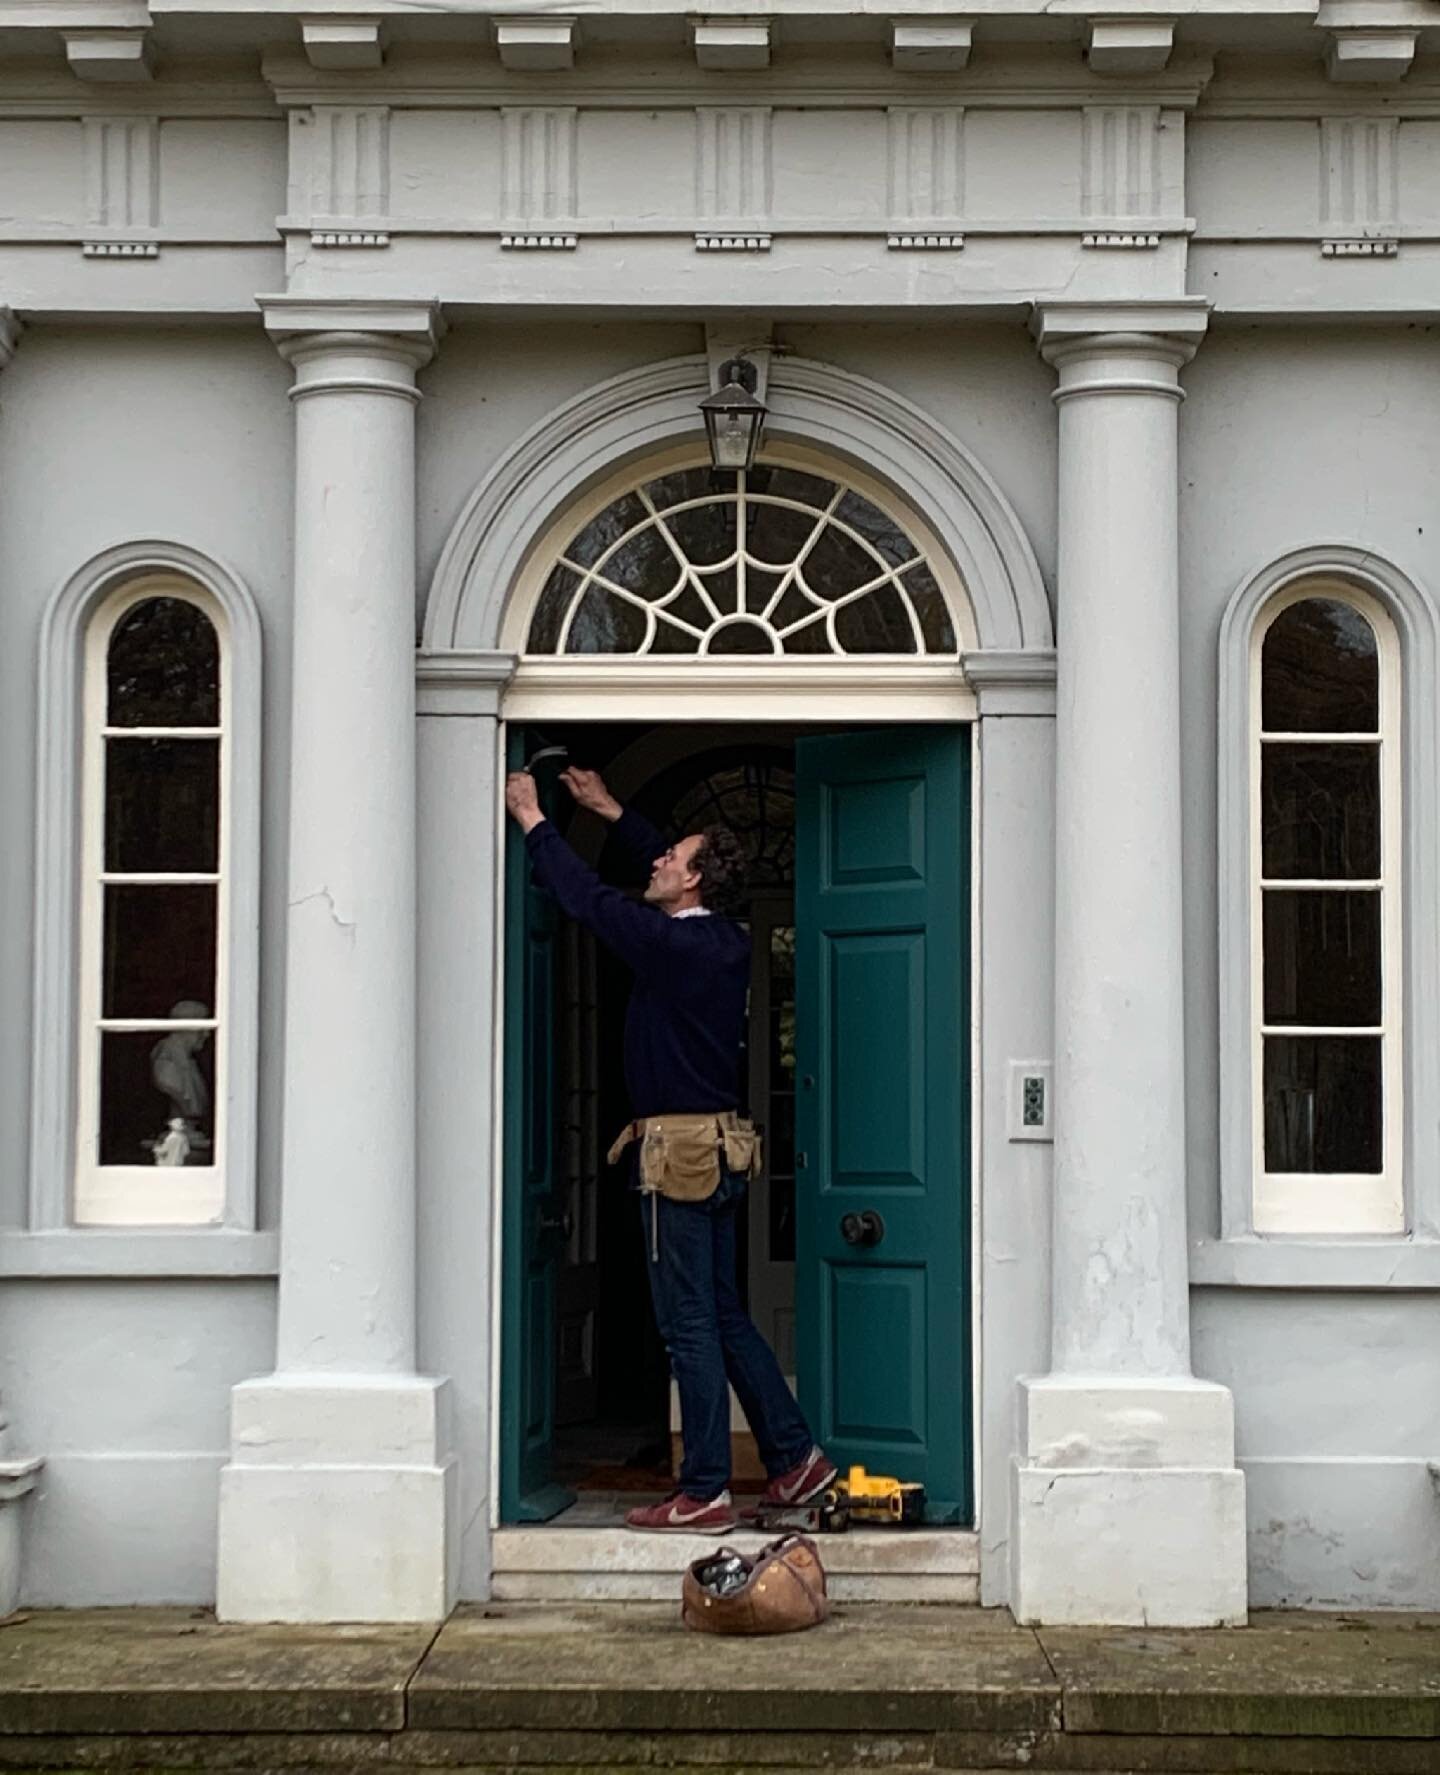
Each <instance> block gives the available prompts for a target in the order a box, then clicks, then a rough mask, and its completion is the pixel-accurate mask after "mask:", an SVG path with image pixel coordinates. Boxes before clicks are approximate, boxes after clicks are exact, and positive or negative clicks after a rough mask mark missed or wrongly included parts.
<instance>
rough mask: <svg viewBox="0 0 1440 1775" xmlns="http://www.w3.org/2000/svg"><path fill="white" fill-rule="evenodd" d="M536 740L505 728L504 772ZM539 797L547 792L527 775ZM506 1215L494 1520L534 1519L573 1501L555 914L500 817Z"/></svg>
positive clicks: (514, 833)
mask: <svg viewBox="0 0 1440 1775" xmlns="http://www.w3.org/2000/svg"><path fill="white" fill-rule="evenodd" d="M538 744H539V741H538V739H536V736H534V735H533V734H525V733H523V732H516V731H513V730H512V732H511V734H510V736H509V741H508V751H509V762H510V768H511V769H512V770H514V769H518V768H519V766H520V765H521V764H523V763H524V761H525V759H526V757H527V756H529V754H530V751H531V750H533V748H534V746H537V745H538ZM537 781H539V782H540V784H541V789H542V799H543V797H544V796H545V795H546V794H548V793H549V791H550V790H551V789H552V788H553V783H551V782H549V781H548V780H547V777H546V775H545V774H544V773H541V775H540V776H539V777H538V778H537ZM505 829H506V836H505V845H506V851H505V1090H504V1100H505V1107H504V1140H505V1163H504V1181H503V1187H504V1192H505V1196H504V1211H503V1214H502V1217H501V1224H502V1233H501V1239H502V1254H501V1267H502V1273H503V1303H502V1311H501V1315H500V1319H501V1327H500V1343H501V1358H500V1359H501V1386H500V1515H501V1520H502V1521H504V1522H544V1521H546V1520H547V1519H548V1518H550V1517H552V1516H555V1515H558V1514H559V1512H560V1511H561V1510H563V1509H565V1508H566V1507H567V1506H568V1505H569V1504H572V1503H573V1502H574V1494H573V1493H571V1492H569V1491H566V1489H565V1488H564V1487H563V1486H561V1485H558V1484H556V1483H555V1480H554V1475H553V1464H554V1447H553V1443H554V1433H555V1369H556V1364H555V1318H556V1276H557V1270H558V1266H559V1262H560V1258H561V1256H562V1253H563V1252H564V1249H565V1246H566V1243H567V1231H566V1226H567V1218H568V1217H567V1214H566V1203H565V1201H564V1198H563V1195H562V1194H561V1193H560V1191H559V1187H558V1185H559V1177H558V1159H559V1155H558V1153H557V1150H556V1148H557V1139H556V1113H555V1112H556V1101H555V1033H556V1014H555V1013H556V1005H555V996H556V959H557V932H558V926H559V916H558V909H557V907H556V905H555V902H554V901H553V900H552V899H551V898H550V896H549V895H548V894H545V893H542V892H541V891H540V890H539V889H538V888H537V887H536V886H535V885H534V883H533V881H532V880H531V877H530V863H529V859H528V857H527V855H526V852H525V841H524V838H523V837H522V835H521V833H520V830H519V828H518V827H517V826H516V825H515V823H514V821H513V820H508V819H507V820H506V822H505Z"/></svg>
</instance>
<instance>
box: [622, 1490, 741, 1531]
mask: <svg viewBox="0 0 1440 1775" xmlns="http://www.w3.org/2000/svg"><path fill="white" fill-rule="evenodd" d="M625 1526H626V1528H637V1529H640V1530H641V1531H643V1532H644V1533H645V1534H651V1535H728V1534H729V1533H730V1531H731V1529H733V1528H737V1527H738V1526H739V1519H738V1517H737V1516H736V1515H735V1510H734V1507H733V1506H732V1505H731V1502H730V1493H729V1492H728V1491H722V1492H721V1493H720V1495H719V1496H718V1497H715V1498H711V1500H710V1502H709V1503H708V1504H707V1503H703V1502H702V1501H701V1500H700V1499H699V1498H692V1497H690V1496H688V1495H687V1494H686V1493H685V1492H683V1491H678V1492H672V1493H671V1495H670V1496H669V1497H668V1498H662V1499H661V1500H660V1502H659V1503H658V1504H640V1505H637V1507H636V1508H635V1509H634V1510H628V1511H627V1512H626V1513H625Z"/></svg>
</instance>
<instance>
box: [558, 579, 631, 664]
mask: <svg viewBox="0 0 1440 1775" xmlns="http://www.w3.org/2000/svg"><path fill="white" fill-rule="evenodd" d="M644 644H645V612H644V611H643V610H640V609H638V608H637V607H636V606H635V605H634V604H631V603H629V602H628V600H626V599H624V598H617V597H616V596H615V595H614V593H613V592H607V591H605V590H604V589H603V588H602V587H600V586H591V588H590V590H589V591H588V592H586V594H585V596H584V598H583V599H582V600H581V602H580V608H579V609H578V610H577V611H576V612H575V620H574V622H572V623H571V625H570V634H569V637H568V639H567V641H566V643H565V651H566V652H567V653H638V652H639V650H640V648H641V647H642V646H644Z"/></svg>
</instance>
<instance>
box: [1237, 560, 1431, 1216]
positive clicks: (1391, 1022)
mask: <svg viewBox="0 0 1440 1775" xmlns="http://www.w3.org/2000/svg"><path fill="white" fill-rule="evenodd" d="M1319 597H1323V598H1326V599H1334V600H1343V601H1344V602H1346V603H1349V604H1352V605H1353V606H1354V608H1355V609H1357V610H1358V611H1359V612H1360V614H1361V615H1362V616H1364V617H1365V619H1366V621H1367V622H1368V623H1369V624H1370V627H1371V629H1372V631H1373V632H1374V635H1375V642H1376V649H1377V653H1378V664H1379V701H1380V727H1379V729H1378V731H1374V732H1367V731H1360V732H1343V733H1330V732H1313V733H1292V732H1290V731H1288V730H1286V731H1279V730H1274V731H1266V730H1265V729H1264V728H1263V726H1262V724H1261V722H1262V704H1261V680H1262V672H1263V669H1264V652H1263V650H1264V644H1265V637H1266V635H1267V634H1268V633H1269V630H1270V628H1271V626H1272V624H1273V623H1274V622H1275V619H1276V618H1277V617H1278V616H1280V615H1281V613H1282V612H1283V611H1285V610H1287V609H1289V608H1290V607H1291V606H1292V605H1294V604H1298V603H1302V602H1304V601H1306V600H1308V599H1310V598H1319ZM1400 714H1401V712H1400V659H1399V647H1398V644H1397V640H1396V636H1395V630H1394V627H1393V625H1392V623H1391V622H1390V620H1389V617H1388V616H1387V614H1386V612H1385V611H1384V610H1383V609H1382V608H1381V607H1380V605H1379V604H1378V602H1377V601H1376V600H1375V599H1373V598H1371V597H1369V596H1368V595H1366V594H1365V593H1362V592H1360V591H1358V590H1354V589H1352V588H1349V587H1342V586H1338V585H1336V584H1335V583H1334V582H1332V581H1326V582H1323V583H1319V582H1315V581H1302V582H1300V583H1297V584H1294V585H1292V586H1290V587H1288V588H1287V589H1286V590H1285V591H1283V592H1281V593H1279V594H1278V595H1276V596H1275V597H1274V598H1272V599H1271V601H1270V602H1269V603H1268V604H1267V605H1266V606H1265V607H1264V609H1263V611H1262V612H1261V615H1260V618H1259V620H1257V621H1256V622H1255V624H1254V627H1253V629H1252V632H1251V644H1250V657H1249V722H1248V731H1249V735H1250V739H1249V744H1248V747H1247V752H1248V760H1249V844H1248V846H1247V853H1248V857H1249V872H1250V886H1249V898H1250V1032H1251V1033H1250V1076H1251V1099H1250V1100H1251V1176H1252V1179H1253V1186H1254V1195H1253V1225H1254V1230H1255V1232H1257V1233H1261V1234H1280V1235H1286V1234H1288V1235H1297V1234H1320V1235H1325V1234H1334V1235H1342V1234H1364V1233H1368V1234H1376V1233H1398V1232H1403V1231H1404V1227H1405V1193H1404V1177H1403V1169H1404V1147H1405V1131H1404V1130H1405V1116H1404V1102H1403V1090H1404V1083H1403V1081H1404V1066H1403V1023H1402V1012H1403V994H1402V981H1403V977H1404V974H1403V966H1404V958H1403V929H1402V911H1403V891H1402V863H1403V845H1402V829H1401V751H1400ZM1268 745H1291V746H1294V745H1316V746H1319V745H1328V746H1355V747H1357V748H1365V749H1369V750H1375V749H1377V748H1378V751H1379V754H1380V770H1379V809H1378V817H1379V822H1380V869H1381V872H1380V875H1379V876H1378V877H1364V878H1354V877H1350V878H1346V877H1333V878H1329V877H1327V878H1322V879H1313V878H1310V879H1291V878H1287V877H1274V878H1272V877H1267V876H1265V875H1263V874H1262V856H1263V835H1264V834H1263V820H1264V806H1263V801H1262V796H1261V771H1262V765H1263V754H1264V750H1265V747H1266V746H1268ZM1295 891H1306V892H1322V893H1325V892H1332V893H1372V894H1375V895H1377V896H1378V897H1379V901H1380V1018H1381V1020H1380V1022H1379V1023H1378V1024H1368V1023H1367V1024H1346V1025H1332V1024H1323V1025H1322V1024H1309V1023H1296V1024H1272V1023H1269V1022H1267V1021H1266V1019H1265V1016H1264V970H1265V951H1264V941H1265V939H1264V932H1265V895H1266V894H1267V893H1268V892H1295ZM1324 1036H1340V1037H1352V1036H1353V1037H1370V1038H1376V1037H1378V1038H1379V1041H1380V1094H1381V1100H1380V1114H1381V1155H1380V1157H1381V1167H1380V1170H1379V1171H1377V1172H1333V1171H1329V1172H1318V1171H1306V1172H1280V1171H1268V1170H1267V1169H1266V1159H1265V1049H1266V1042H1267V1040H1270V1039H1277V1038H1278V1039H1284V1038H1306V1037H1324Z"/></svg>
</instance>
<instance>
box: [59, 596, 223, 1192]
mask: <svg viewBox="0 0 1440 1775" xmlns="http://www.w3.org/2000/svg"><path fill="white" fill-rule="evenodd" d="M157 598H169V599H173V600H176V601H177V602H181V603H185V604H190V605H193V606H194V608H195V609H197V610H199V611H200V612H201V614H202V615H203V616H204V617H205V619H206V621H207V622H209V623H210V625H211V627H212V628H213V629H214V631H215V641H216V650H217V653H218V655H219V666H220V725H219V726H218V727H207V728H200V727H186V728H178V729H177V728H164V729H161V728H148V727H146V728H139V729H133V728H117V727H113V726H112V725H111V724H110V721H109V706H108V705H109V661H110V646H111V642H112V641H113V639H114V636H115V631H116V629H117V628H118V627H119V625H120V623H121V622H122V621H123V620H124V619H125V617H127V616H128V615H129V614H130V612H131V611H132V610H134V609H135V608H136V607H137V606H138V605H141V604H146V603H149V602H151V601H152V600H154V599H157ZM230 654H231V648H230V635H229V625H228V624H227V622H226V620H225V612H224V611H223V610H222V609H221V607H220V605H219V603H218V602H217V600H216V599H214V598H212V597H211V596H210V595H209V594H208V593H207V592H206V591H205V590H204V589H203V588H202V587H200V586H198V585H195V584H194V583H193V582H190V581H188V580H184V579H179V578H161V577H146V578H142V579H139V580H135V581H132V582H131V583H130V584H129V585H127V586H125V587H124V588H123V589H122V590H120V591H118V592H113V593H111V595H110V596H109V597H108V598H107V599H106V600H105V602H104V603H103V604H102V605H101V606H100V608H99V609H98V610H97V611H96V612H95V615H94V616H93V617H92V618H91V620H90V623H89V626H88V628H87V630H86V636H85V690H84V723H85V739H84V742H83V750H84V763H83V768H82V787H81V812H80V830H81V838H80V876H81V884H82V885H81V891H80V1027H79V1031H78V1035H79V1042H78V1057H77V1068H78V1074H79V1081H78V1089H77V1091H76V1130H75V1196H74V1220H75V1224H76V1225H77V1226H212V1225H218V1224H219V1222H220V1221H221V1219H222V1218H223V1215H224V1212H225V1134H226V1126H225V1124H226V1121H227V1119H228V1095H227V1089H226V1087H227V1083H228V1080H227V1073H228V1071H229V1063H230V1019H229V1003H228V999H229V968H228V966H227V965H226V952H227V947H228V945H227V938H228V936H229V931H230V865H231V862H232V860H233V858H232V851H233V846H232V843H231V839H230V830H229V827H230V822H229V813H230V781H231V740H232V735H233V732H234V724H233V721H232V720H231V719H230V695H231V683H230V680H231V670H230ZM147 734H154V735H156V736H163V737H181V738H203V739H217V740H218V741H219V743H220V770H219V784H218V794H219V806H218V809H217V815H218V824H219V830H218V841H219V854H218V856H217V858H216V871H215V873H214V874H213V875H210V874H206V875H190V874H185V875H181V874H175V873H173V872H167V873H165V874H164V875H163V876H156V875H150V874H147V875H144V876H142V877H141V878H140V879H141V880H142V881H146V882H151V883H154V884H155V885H161V884H163V885H174V886H186V885H189V884H192V883H202V884H205V885H210V884H213V885H214V886H215V889H216V907H215V973H214V981H213V986H212V987H211V989H210V991H209V992H208V993H207V997H211V998H213V1003H212V1004H211V1007H210V1016H209V1018H208V1019H206V1020H205V1024H204V1027H206V1028H208V1029H209V1030H210V1031H211V1037H212V1042H213V1043H214V1055H215V1089H214V1099H213V1109H214V1137H213V1144H212V1146H211V1149H210V1158H211V1162H210V1164H208V1165H186V1166H184V1167H179V1168H171V1167H167V1166H163V1165H153V1164H152V1165H143V1164H140V1163H138V1162H137V1163H136V1164H133V1165H102V1164H101V1163H100V1158H99V1147H100V1133H101V1128H100V1122H101V1115H100V1109H101V1104H100V1097H101V1052H102V1048H103V1044H104V1037H105V1034H106V1033H107V1032H116V1033H119V1032H140V1033H151V1034H153V1035H154V1036H155V1038H156V1039H157V1040H158V1039H159V1038H160V1037H161V1036H162V1035H163V1034H164V1033H165V1032H166V1031H167V1030H169V1029H174V1028H178V1027H191V1026H190V1025H177V1024H175V1023H173V1022H172V1021H171V1020H170V1019H168V1018H158V1017H151V1018H135V1017H106V1016H105V1015H104V1007H103V1005H102V1003H101V982H102V979H103V974H104V964H105V889H106V887H107V886H108V885H109V884H110V883H111V882H112V881H114V880H117V879H118V880H120V881H124V880H127V879H129V878H128V877H123V876H122V877H118V878H117V877H115V876H113V875H112V874H111V873H110V872H109V871H107V869H106V867H105V807H106V795H105V778H106V770H107V762H108V759H109V757H110V756H111V748H110V745H109V741H110V740H111V739H112V737H117V736H133V737H139V736H142V735H147ZM194 1027H197V1028H198V1027H201V1025H199V1024H196V1025H194ZM158 1131H159V1130H158V1128H157V1132H158Z"/></svg>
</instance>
